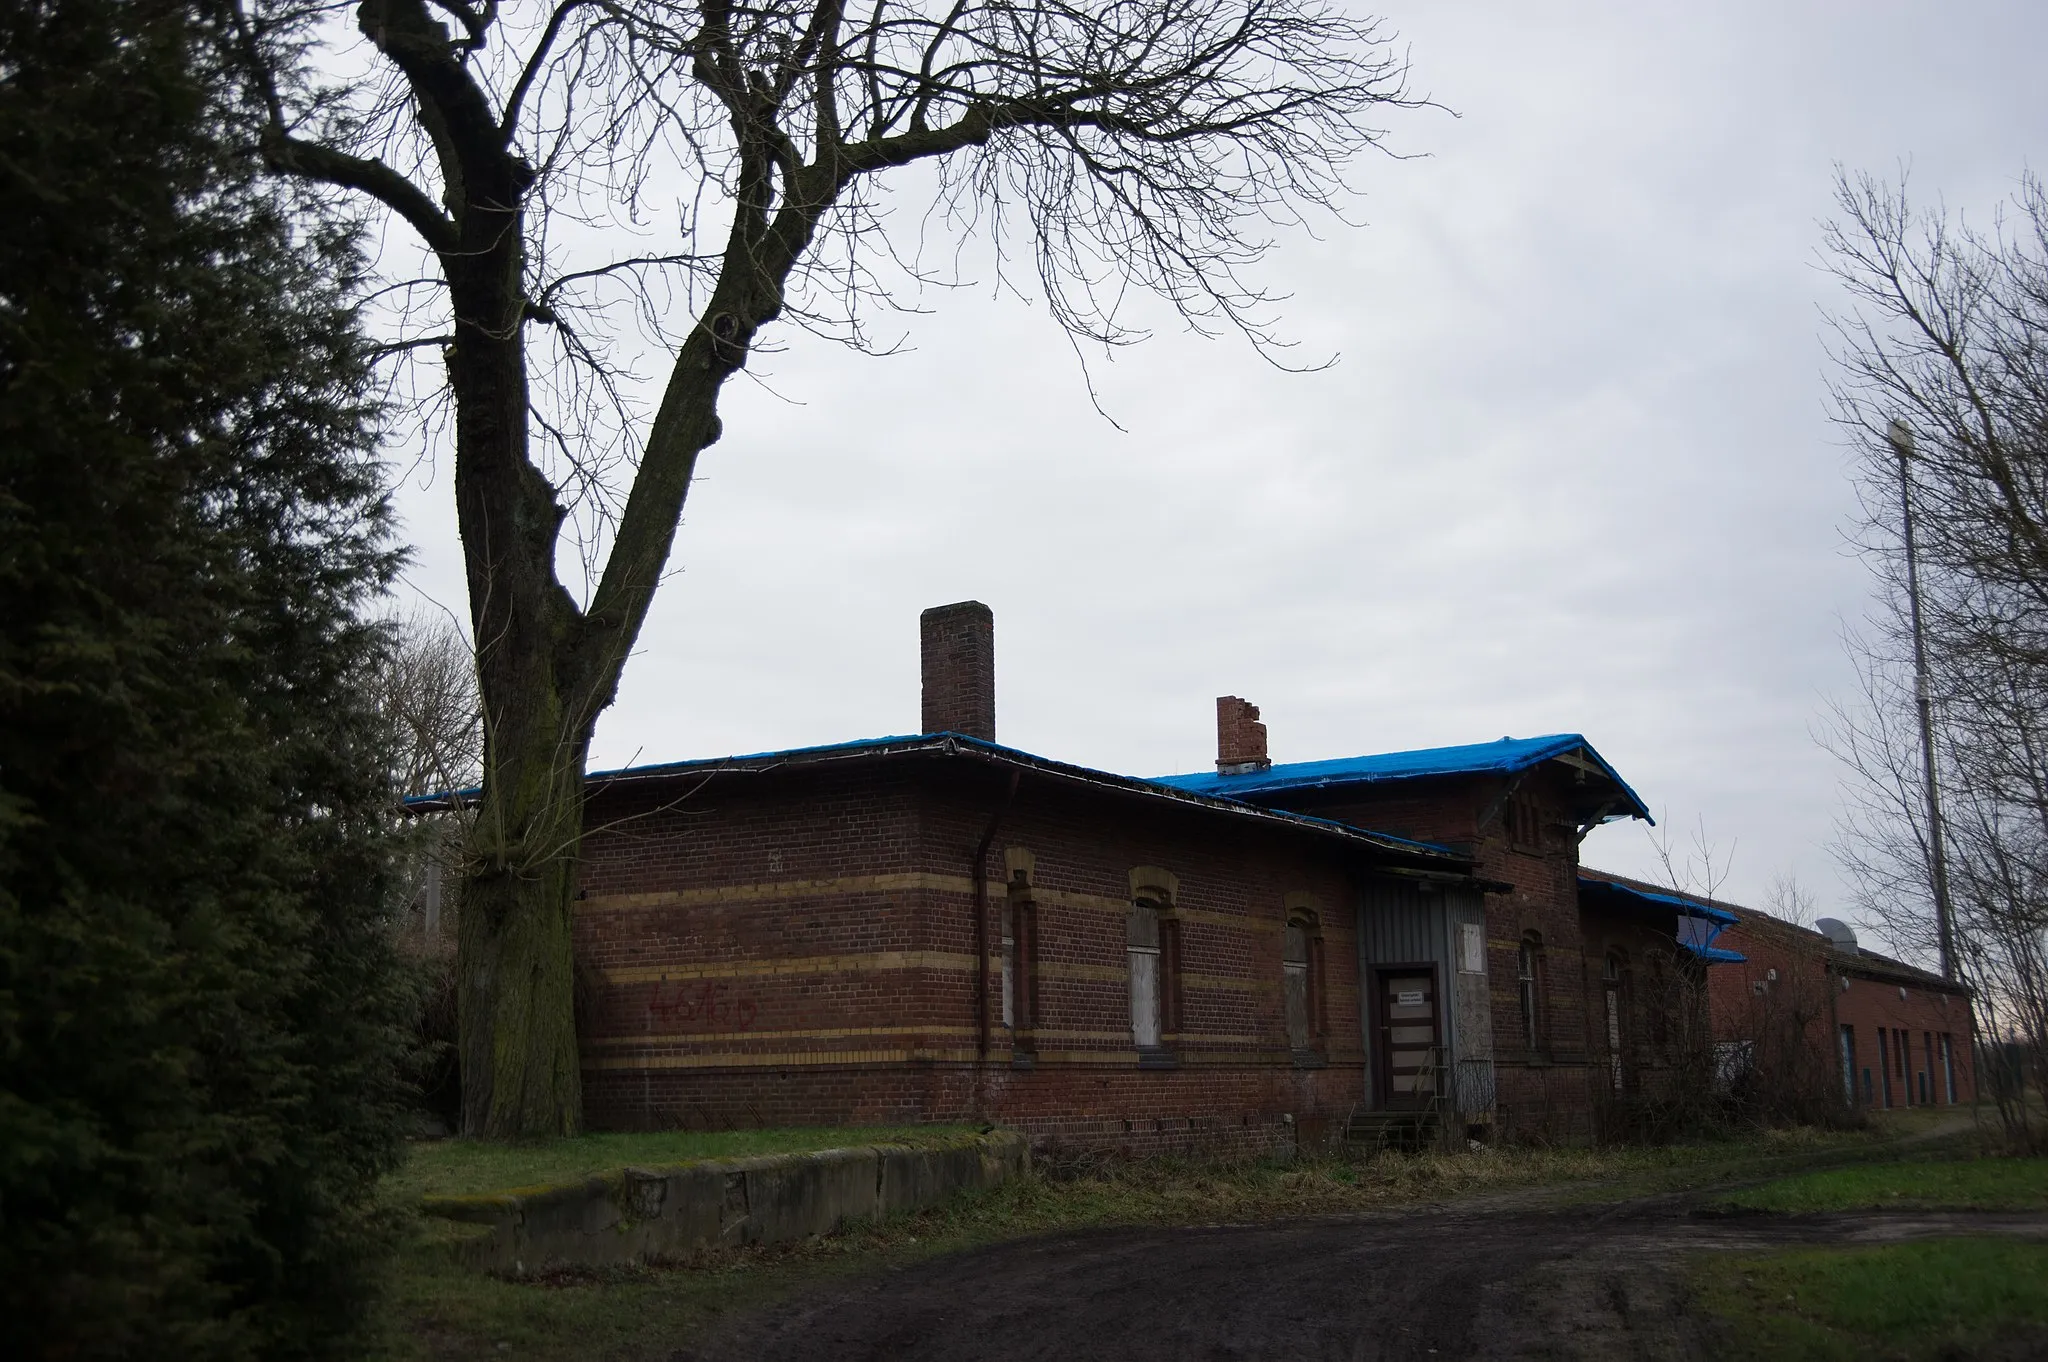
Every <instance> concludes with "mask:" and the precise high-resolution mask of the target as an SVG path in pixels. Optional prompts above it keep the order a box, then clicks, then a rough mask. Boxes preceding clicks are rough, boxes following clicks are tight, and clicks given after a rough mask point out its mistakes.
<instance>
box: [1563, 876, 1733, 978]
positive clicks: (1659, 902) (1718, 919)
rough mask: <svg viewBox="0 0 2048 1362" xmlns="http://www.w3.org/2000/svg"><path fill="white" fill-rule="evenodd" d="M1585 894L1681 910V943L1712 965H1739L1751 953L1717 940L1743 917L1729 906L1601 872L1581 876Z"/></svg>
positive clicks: (1628, 905) (1612, 901)
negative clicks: (1727, 947)
mask: <svg viewBox="0 0 2048 1362" xmlns="http://www.w3.org/2000/svg"><path fill="white" fill-rule="evenodd" d="M1579 894H1580V896H1581V897H1590V898H1593V899H1596V900H1598V899H1605V900H1606V901H1607V903H1608V904H1609V906H1619V907H1625V908H1644V909H1652V910H1655V911H1658V912H1664V913H1676V914H1678V918H1679V922H1678V944H1679V945H1681V946H1683V947H1685V949H1687V950H1689V951H1691V952H1692V953H1693V954H1694V955H1697V956H1698V957H1699V958H1700V959H1702V960H1704V961H1706V962H1707V963H1708V964H1710V965H1736V964H1740V963H1742V962H1743V961H1744V960H1747V959H1748V958H1749V957H1748V956H1746V955H1743V954H1742V953H1741V952H1739V951H1731V950H1726V949H1724V948H1722V947H1720V946H1716V945H1715V944H1714V938H1715V937H1717V936H1719V935H1720V934H1721V933H1722V932H1723V931H1724V930H1726V929H1727V928H1729V927H1733V926H1734V925H1735V924H1736V923H1737V922H1739V921H1740V920H1741V919H1739V918H1738V917H1736V916H1735V914H1733V913H1731V912H1729V911H1728V910H1727V909H1726V908H1716V907H1715V906H1714V905H1713V904H1711V903H1701V902H1700V901H1699V900H1698V899H1694V898H1687V897H1686V896H1685V895H1683V894H1680V893H1677V892H1675V891H1670V892H1667V891H1664V890H1659V889H1650V888H1647V887H1645V886H1643V885H1636V884H1624V883H1622V882H1621V881H1619V880H1610V879H1607V878H1605V877H1603V876H1600V875H1598V874H1594V875H1581V876H1579Z"/></svg>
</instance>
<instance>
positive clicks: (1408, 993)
mask: <svg viewBox="0 0 2048 1362" xmlns="http://www.w3.org/2000/svg"><path fill="white" fill-rule="evenodd" d="M1394 1006H1396V1007H1420V1006H1422V990H1421V989H1419V988H1413V989H1409V988H1404V989H1402V990H1401V991H1400V992H1399V993H1396V994H1395V995H1394Z"/></svg>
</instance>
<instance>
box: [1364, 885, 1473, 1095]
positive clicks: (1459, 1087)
mask: <svg viewBox="0 0 2048 1362" xmlns="http://www.w3.org/2000/svg"><path fill="white" fill-rule="evenodd" d="M1468 922H1469V923H1477V924H1479V927H1480V931H1481V933H1482V936H1481V940H1482V943H1483V941H1484V932H1485V924H1486V904H1485V900H1484V899H1482V898H1481V897H1480V895H1479V894H1477V893H1475V892H1471V891H1467V890H1445V891H1436V892H1431V893H1424V892H1423V891H1422V889H1421V887H1420V886H1418V885H1416V884H1412V883H1407V882H1404V881H1398V880H1369V881H1367V882H1366V885H1365V889H1364V894H1363V898H1362V902H1361V904H1360V912H1359V925H1358V964H1359V978H1360V980H1361V981H1369V980H1370V979H1371V978H1372V974H1371V971H1372V970H1373V968H1374V967H1376V966H1380V965H1413V964H1421V963H1423V962H1425V961H1426V962H1428V963H1430V964H1433V965H1435V966H1436V967H1437V979H1438V987H1439V988H1440V989H1443V990H1445V991H1446V993H1445V996H1446V1002H1447V1006H1446V1007H1445V1008H1444V1046H1445V1049H1446V1052H1447V1053H1446V1060H1447V1062H1448V1063H1449V1064H1450V1065H1451V1067H1452V1071H1453V1074H1454V1079H1453V1092H1454V1096H1455V1099H1456V1104H1457V1108H1458V1110H1459V1111H1461V1112H1463V1113H1465V1114H1466V1115H1468V1116H1481V1115H1486V1114H1490V1113H1491V1112H1492V1110H1493V1103H1494V1096H1493V1093H1494V1087H1493V1011H1492V1009H1493V1002H1492V997H1491V994H1490V990H1489V987H1488V983H1487V977H1486V975H1485V974H1484V973H1483V972H1481V973H1478V974H1470V973H1461V972H1460V971H1459V969H1458V965H1459V963H1460V961H1459V959H1458V936H1459V928H1460V925H1461V924H1463V923H1468ZM1482 963H1483V958H1482ZM1359 1007H1360V1010H1361V1015H1360V1018H1359V1022H1360V1025H1361V1026H1362V1027H1363V1029H1364V1033H1365V1036H1366V1045H1367V1049H1368V1051H1370V1050H1371V1049H1372V1047H1373V1046H1374V1044H1375V1043H1376V1042H1377V1039H1378V1028H1377V1026H1376V1025H1375V1019H1374V1017H1373V1010H1372V1009H1373V999H1372V990H1371V988H1369V987H1367V988H1362V989H1360V991H1359ZM1367 1072H1368V1073H1371V1072H1372V1069H1371V1067H1370V1066H1368V1069H1367ZM1373 1098H1374V1101H1375V1103H1377V1101H1378V1100H1379V1094H1377V1093H1375V1094H1373Z"/></svg>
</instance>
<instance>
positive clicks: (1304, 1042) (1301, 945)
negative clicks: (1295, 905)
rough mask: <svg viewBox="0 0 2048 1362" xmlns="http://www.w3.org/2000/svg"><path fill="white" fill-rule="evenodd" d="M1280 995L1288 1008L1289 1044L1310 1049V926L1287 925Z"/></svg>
mask: <svg viewBox="0 0 2048 1362" xmlns="http://www.w3.org/2000/svg"><path fill="white" fill-rule="evenodd" d="M1280 985H1281V992H1282V994H1283V995H1284V997H1285V999H1286V1005H1287V1043H1288V1044H1289V1045H1291V1046H1293V1047H1294V1048H1295V1049H1297V1050H1306V1049H1308V1048H1309V977H1308V925H1307V924H1306V923H1303V922H1290V923H1288V924H1287V941H1286V945H1285V948H1284V949H1283V950H1282V952H1281V959H1280Z"/></svg>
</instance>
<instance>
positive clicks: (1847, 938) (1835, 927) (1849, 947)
mask: <svg viewBox="0 0 2048 1362" xmlns="http://www.w3.org/2000/svg"><path fill="white" fill-rule="evenodd" d="M1813 925H1814V926H1815V927H1817V928H1819V929H1820V933H1821V935H1822V936H1825V937H1826V938H1827V939H1828V940H1830V941H1832V942H1834V944H1835V949H1836V950H1838V951H1840V952H1842V953H1843V954H1844V955H1855V954H1856V953H1857V946H1856V933H1855V932H1854V931H1853V930H1851V928H1850V926H1849V924H1848V923H1846V922H1844V921H1842V920H1841V919H1840V918H1838V917H1824V918H1822V919H1821V920H1820V921H1818V922H1816V923H1814V924H1813Z"/></svg>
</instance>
